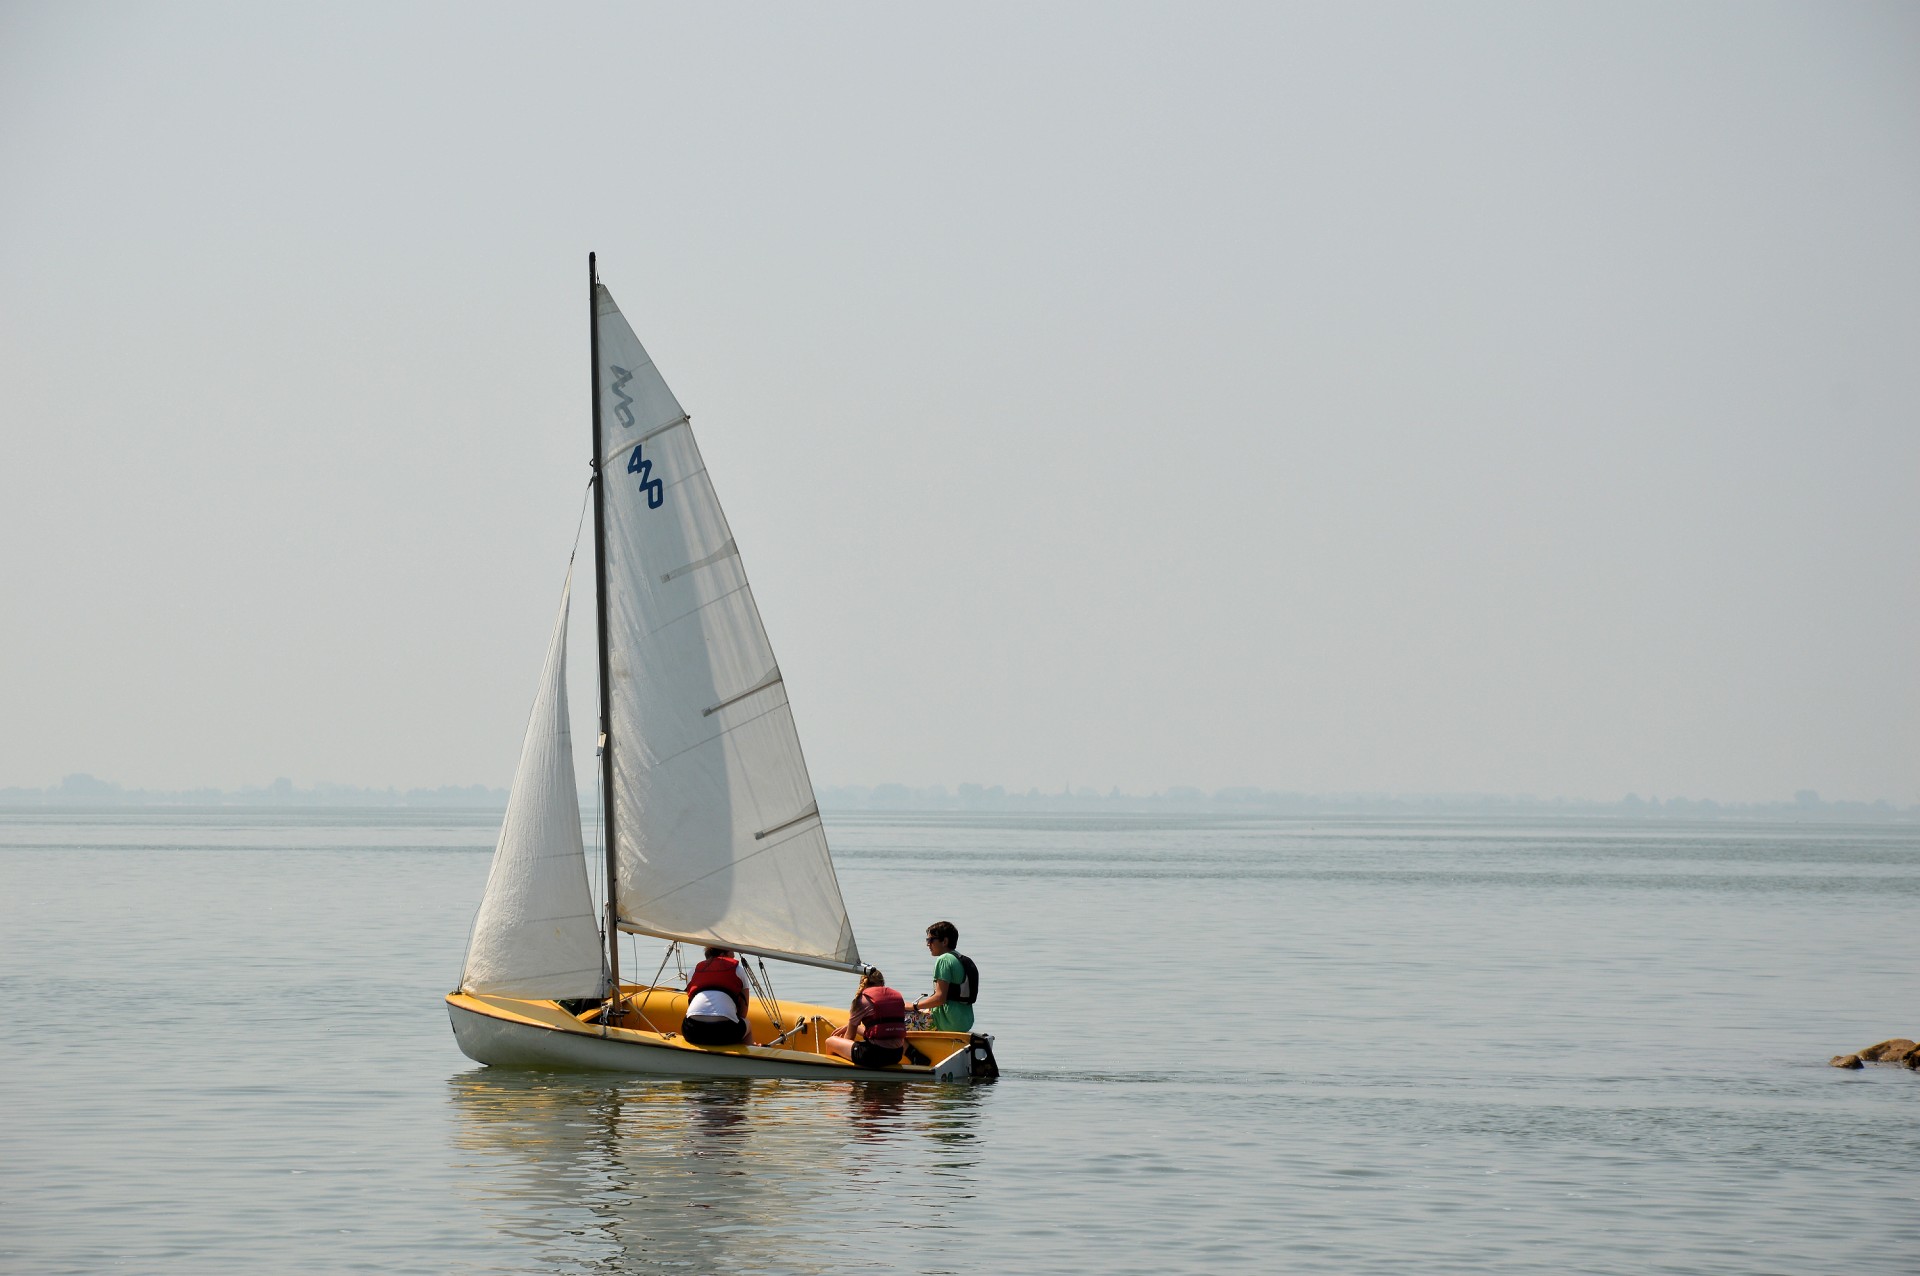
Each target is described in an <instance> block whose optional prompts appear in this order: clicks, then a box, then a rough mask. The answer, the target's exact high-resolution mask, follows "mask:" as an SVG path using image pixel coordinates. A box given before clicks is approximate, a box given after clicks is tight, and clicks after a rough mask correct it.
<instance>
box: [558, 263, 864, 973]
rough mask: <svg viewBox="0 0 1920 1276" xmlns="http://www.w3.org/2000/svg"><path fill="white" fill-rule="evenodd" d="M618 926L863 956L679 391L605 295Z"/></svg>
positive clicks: (823, 960) (829, 960)
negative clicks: (676, 393)
mask: <svg viewBox="0 0 1920 1276" xmlns="http://www.w3.org/2000/svg"><path fill="white" fill-rule="evenodd" d="M595 301H596V319H595V321H596V323H597V324H598V329H599V350H600V359H599V367H598V368H597V369H596V372H597V375H598V376H599V377H600V410H601V413H602V419H601V423H600V428H601V438H602V440H603V447H604V449H605V454H604V455H603V456H602V457H601V458H600V461H601V474H602V476H603V481H604V482H605V485H606V486H605V489H604V501H605V510H606V515H605V517H606V529H605V531H606V545H607V563H606V589H607V630H608V632H607V665H608V667H607V670H606V676H607V678H608V679H609V680H610V693H611V694H610V700H611V715H612V720H611V724H610V725H611V732H610V734H611V746H610V747H611V748H612V750H613V775H614V779H613V794H612V802H613V813H614V819H613V826H614V833H615V837H616V840H617V859H616V863H617V866H618V878H619V890H618V904H619V916H620V925H621V927H622V929H626V930H633V931H638V932H641V933H643V934H650V935H659V936H663V937H666V938H671V939H685V940H692V941H695V942H707V943H719V944H724V945H727V946H730V947H737V948H743V949H748V950H752V951H758V952H764V953H768V954H771V955H776V956H785V957H790V958H793V959H795V960H800V961H808V962H812V963H815V964H820V965H828V966H836V967H844V968H849V969H851V968H854V967H857V966H858V965H859V961H860V955H859V951H858V949H857V948H856V947H855V945H854V940H853V929H852V927H851V925H850V924H849V922H848V920H847V909H846V904H845V903H844V902H843V900H842V899H841V895H840V884H839V882H838V881H837V880H836V879H835V877H834V873H833V861H832V859H831V858H830V856H829V854H828V851H827V838H826V832H825V830H824V829H823V828H822V827H821V824H820V813H819V810H818V808H817V807H816V806H815V805H814V795H813V784H812V782H811V781H810V780H809V779H808V777H807V766H806V761H805V759H804V758H803V757H802V756H801V753H800V738H799V736H798V734H797V733H796V732H795V730H794V725H793V715H792V712H791V711H790V709H789V708H788V705H787V694H786V688H785V686H784V685H783V684H782V682H781V678H780V668H779V665H778V664H777V663H776V662H775V661H774V658H773V649H772V648H771V647H770V646H769V645H768V643H767V635H766V631H765V629H764V628H763V627H762V626H761V623H760V612H759V609H758V608H757V607H756V606H755V605H754V601H753V594H752V592H751V591H750V590H749V589H748V587H747V577H746V573H745V571H744V570H743V569H742V567H741V564H740V555H739V552H738V550H737V549H736V548H735V546H734V543H733V534H732V532H731V531H730V530H729V528H728V526H727V520H726V516H725V515H724V514H723V513H721V510H720V502H719V501H718V500H717V499H716V498H715V496H714V491H713V486H712V484H711V483H710V482H709V480H708V477H707V470H706V465H705V463H704V462H703V461H702V460H701V457H700V449H699V447H698V445H697V444H696V443H695V442H694V438H693V430H692V427H691V425H690V424H689V423H688V421H687V417H686V414H685V413H684V412H683V411H682V410H681V408H680V404H679V402H678V401H677V400H676V399H675V398H674V397H673V392H672V391H671V390H669V389H668V388H667V385H666V382H665V381H663V380H662V379H661V377H660V374H659V372H658V371H657V370H656V369H655V368H654V366H653V360H652V359H650V358H649V357H648V356H647V352H646V350H645V349H644V348H643V347H642V346H641V344H640V342H639V340H638V339H637V338H636V337H635V336H634V334H633V329H632V328H630V327H629V326H628V325H627V321H626V320H625V318H623V317H622V316H621V314H620V311H619V308H618V307H617V306H615V305H614V302H613V297H612V296H611V295H610V294H609V293H608V292H607V290H606V289H605V288H604V287H601V288H599V289H598V290H597V291H596V293H595Z"/></svg>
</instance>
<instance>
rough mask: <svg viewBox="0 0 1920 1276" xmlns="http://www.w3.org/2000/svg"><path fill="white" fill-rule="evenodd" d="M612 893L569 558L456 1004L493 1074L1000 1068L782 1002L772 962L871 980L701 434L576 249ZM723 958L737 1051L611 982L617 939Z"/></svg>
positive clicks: (820, 1074) (664, 999)
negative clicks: (582, 700)
mask: <svg viewBox="0 0 1920 1276" xmlns="http://www.w3.org/2000/svg"><path fill="white" fill-rule="evenodd" d="M587 279H588V292H589V306H590V310H589V313H590V316H591V333H592V335H591V338H590V345H591V348H592V360H593V462H592V466H593V480H592V485H593V539H594V550H595V554H594V571H595V579H596V583H597V585H598V589H597V591H596V593H597V597H598V608H597V614H596V621H597V631H598V665H599V701H600V703H599V710H600V733H599V764H600V789H601V802H602V805H601V825H602V829H603V832H604V839H605V874H604V876H605V893H604V900H603V901H602V902H601V903H600V904H599V905H598V906H596V903H595V900H594V896H593V889H592V887H591V885H590V884H589V882H588V873H587V856H586V850H585V845H584V842H583V839H582V835H581V818H580V803H579V796H578V790H577V789H576V788H575V779H574V767H573V745H572V738H571V731H570V727H569V719H568V714H567V696H566V655H567V619H568V608H569V604H570V598H571V593H572V570H571V565H569V569H568V574H567V585H566V587H565V588H563V589H562V591H561V602H560V614H559V617H558V619H557V620H556V621H555V623H554V628H553V636H552V639H551V641H550V642H549V643H548V647H547V655H546V662H545V666H544V668H543V670H542V673H541V677H540V686H539V691H538V694H537V695H536V697H535V699H534V706H533V712H532V714H531V715H530V717H529V720H528V724H527V734H526V739H525V742H524V744H523V745H522V748H521V755H520V764H519V768H518V770H517V771H516V772H515V775H514V781H513V787H512V789H511V790H510V792H509V796H508V801H507V813H506V817H505V819H504V820H503V821H502V823H501V827H500V839H499V841H498V843H497V844H496V846H495V848H494V856H493V865H492V869H491V871H490V872H489V874H488V878H487V886H486V891H485V894H484V896H483V898H482V900H481V904H480V908H479V911H478V913H477V914H476V916H475V919H474V927H473V933H472V936H471V938H470V939H469V942H468V947H467V955H466V962H465V965H464V968H463V969H462V972H461V976H460V985H459V987H458V988H457V989H455V990H454V991H453V992H451V993H449V994H448V995H447V1012H448V1014H449V1016H450V1017H451V1019H452V1021H453V1033H454V1038H455V1040H456V1041H457V1042H458V1043H459V1046H460V1049H461V1050H462V1051H463V1052H464V1053H465V1054H466V1055H467V1056H468V1057H469V1058H471V1059H473V1060H475V1061H476V1062H479V1063H483V1064H490V1065H494V1066H500V1067H535V1068H589V1069H601V1070H609V1071H616V1072H634V1073H655V1074H661V1075H668V1076H707V1077H786V1078H828V1079H846V1078H849V1077H863V1078H875V1077H897V1078H902V1079H924V1080H935V1081H971V1080H978V1079H986V1078H990V1077H994V1076H997V1075H998V1067H997V1065H996V1063H995V1060H994V1057H993V1039H992V1037H991V1036H988V1035H986V1034H975V1033H965V1032H940V1031H935V1030H931V1029H914V1030H911V1031H909V1033H908V1037H907V1044H908V1046H909V1049H908V1050H907V1051H906V1055H905V1057H904V1058H903V1060H902V1061H901V1062H900V1063H899V1064H896V1065H895V1066H893V1067H891V1068H886V1069H867V1068H856V1067H855V1066H854V1065H853V1064H851V1063H848V1062H846V1061H845V1060H842V1059H840V1058H837V1057H835V1056H834V1055H832V1054H829V1053H828V1052H827V1051H826V1049H825V1047H824V1043H825V1040H826V1038H827V1037H828V1036H830V1035H831V1034H832V1033H833V1031H834V1029H835V1028H837V1027H839V1026H842V1025H844V1024H845V1023H846V1020H847V1011H846V1010H845V1009H841V1008H834V1007H828V1006H818V1005H809V1004H802V1003H797V1002H791V1001H783V1000H780V999H779V998H778V997H776V996H774V995H773V994H772V992H771V988H770V980H768V979H767V978H766V971H765V962H766V960H768V959H772V960H775V961H786V962H795V963H800V964H804V965H808V966H816V967H824V968H826V969H829V970H836V971H844V972H847V973H849V974H856V975H857V974H860V973H862V972H864V971H865V970H866V969H867V967H866V966H865V965H864V964H863V963H862V962H861V960H860V952H859V948H858V947H857V945H856V944H855V942H854V937H853V925H852V922H851V920H850V919H849V918H848V915H847V907H846V903H845V901H844V899H843V898H842V896H841V893H840V884H839V881H838V879H837V878H836V877H835V875H834V871H833V859H832V856H831V854H830V853H829V850H828V847H827V835H826V829H825V827H824V826H823V825H822V823H821V818H820V809H819V806H818V805H817V804H816V802H815V799H814V793H813V784H812V781H811V780H810V779H809V778H808V775H807V766H806V760H805V758H804V757H803V756H802V755H801V752H800V738H799V735H798V734H797V732H796V731H795V728H794V722H793V713H792V710H791V708H790V706H789V705H788V703H787V696H786V690H785V686H784V684H783V681H782V678H781V674H780V666H779V665H778V664H777V663H776V662H775V660H774V657H773V649H772V647H771V646H769V645H768V642H767V635H766V630H765V628H764V627H763V626H762V624H761V621H760V612H759V608H758V607H757V606H756V605H755V603H754V600H753V593H752V591H751V590H750V589H749V588H748V585H747V577H746V573H745V571H744V569H743V568H742V567H741V563H740V551H739V549H738V547H737V546H736V545H735V544H734V539H733V534H732V532H731V531H730V530H729V528H728V525H727V520H726V516H725V514H723V513H722V512H721V509H720V502H719V499H718V498H717V497H716V496H715V494H714V488H713V483H712V480H711V478H710V477H709V476H708V473H707V468H706V465H705V463H704V462H703V461H702V460H701V456H700V449H699V446H698V445H697V444H696V443H695V441H694V436H693V425H692V422H691V421H690V420H689V419H688V416H687V413H686V412H685V411H684V410H683V409H682V408H681V406H680V403H679V400H677V399H676V398H675V397H674V395H673V392H672V391H671V390H669V389H668V388H667V383H666V381H665V380H664V379H663V378H662V377H661V375H660V372H659V370H658V369H657V368H656V367H655V366H654V363H653V360H652V359H651V358H650V357H649V356H648V354H647V352H646V349H645V348H644V347H643V346H642V345H641V344H640V341H639V339H638V338H637V337H636V336H635V335H634V333H633V329H632V328H631V327H630V326H628V324H627V321H626V319H625V318H624V317H623V316H622V315H621V313H620V308H619V307H618V306H617V305H615V304H614V300H613V296H612V294H611V293H609V292H608V291H607V289H606V287H605V286H604V285H602V284H601V282H600V279H599V274H598V269H597V263H596V261H595V258H594V256H593V255H592V254H589V255H588V257H587ZM623 933H625V934H634V935H646V936H652V937H653V938H655V939H657V940H664V941H667V943H668V945H669V947H668V949H667V953H668V954H669V955H673V954H675V953H676V952H677V951H678V950H677V948H676V947H674V946H678V945H689V946H697V947H706V946H713V947H720V948H728V949H731V950H733V951H734V952H735V953H738V954H740V955H741V956H742V957H743V958H746V957H753V958H758V959H760V961H759V965H760V974H759V975H758V976H756V975H755V974H754V972H753V970H752V965H751V963H750V962H748V961H746V960H743V961H742V962H741V967H742V970H743V972H744V973H745V974H746V975H747V977H748V981H749V983H750V986H751V990H752V995H751V996H750V997H749V1003H750V1004H749V1007H748V1010H747V1015H746V1019H747V1026H748V1040H747V1041H746V1042H745V1043H743V1044H739V1045H732V1046H701V1045H694V1044H691V1043H689V1042H688V1041H686V1040H685V1038H684V1037H683V1036H682V1035H681V1032H680V1028H681V1019H682V1016H683V1015H684V1013H685V1011H686V1004H687V996H686V992H685V990H684V988H682V987H680V986H678V985H675V984H673V983H671V982H667V983H661V982H659V981H660V977H661V974H663V973H664V972H665V969H666V962H667V958H665V957H663V958H662V961H661V968H660V971H659V972H656V973H655V975H654V977H653V982H649V983H644V984H643V983H629V982H626V981H625V980H623V979H622V977H621V971H620V936H621V935H622V934H623Z"/></svg>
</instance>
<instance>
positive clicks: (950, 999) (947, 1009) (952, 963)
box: [913, 922, 980, 1032]
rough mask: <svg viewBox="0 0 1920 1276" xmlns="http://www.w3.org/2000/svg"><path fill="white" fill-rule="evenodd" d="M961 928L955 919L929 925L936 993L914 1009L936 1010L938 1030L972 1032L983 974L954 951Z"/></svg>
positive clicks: (934, 1025)
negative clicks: (975, 1000) (981, 975)
mask: <svg viewBox="0 0 1920 1276" xmlns="http://www.w3.org/2000/svg"><path fill="white" fill-rule="evenodd" d="M959 942H960V928H959V927H958V926H955V925H954V924H953V923H952V922H935V923H934V924H933V925H931V926H929V927H927V947H928V948H929V949H930V950H932V952H933V994H932V995H931V996H927V997H922V998H920V1000H918V1001H916V1002H914V1003H913V1008H914V1009H915V1010H931V1011H933V1027H934V1029H935V1031H938V1032H972V1031H973V1003H974V999H975V998H977V997H978V996H979V995H980V974H979V971H978V970H977V969H976V968H975V967H974V964H973V962H972V961H971V960H970V959H969V958H966V957H962V956H961V955H960V954H959V953H957V952H955V951H953V949H954V945H955V944H958V943H959Z"/></svg>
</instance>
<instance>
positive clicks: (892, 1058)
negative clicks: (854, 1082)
mask: <svg viewBox="0 0 1920 1276" xmlns="http://www.w3.org/2000/svg"><path fill="white" fill-rule="evenodd" d="M825 1045H826V1049H827V1053H828V1054H831V1055H838V1056H839V1057H840V1058H842V1059H845V1060H847V1061H848V1062H849V1063H852V1064H853V1065H854V1066H856V1067H860V1068H891V1067H892V1066H893V1065H894V1064H896V1063H898V1062H900V1057H901V1056H902V1055H904V1054H905V1053H906V1052H907V999H906V998H905V997H902V996H901V995H900V994H899V993H897V992H895V991H894V990H893V989H891V988H889V987H887V977H886V976H885V975H883V974H881V973H880V972H879V971H878V970H876V969H874V968H873V967H871V966H869V967H867V973H866V974H865V975H864V976H862V977H861V980H860V992H859V994H858V995H856V996H855V997H854V999H853V1005H852V1006H851V1007H850V1008H849V1009H848V1011H847V1026H846V1027H844V1028H841V1029H838V1030H837V1031H836V1032H835V1033H834V1034H833V1035H832V1036H831V1037H828V1038H827V1040H826V1042H825Z"/></svg>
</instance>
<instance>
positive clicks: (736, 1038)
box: [680, 948, 747, 1046]
mask: <svg viewBox="0 0 1920 1276" xmlns="http://www.w3.org/2000/svg"><path fill="white" fill-rule="evenodd" d="M680 1035H681V1036H682V1037H685V1038H686V1040H687V1044H689V1045H695V1046H737V1045H739V1044H740V1043H741V1042H743V1041H745V1040H746V1039H747V985H746V981H745V980H743V979H741V978H740V959H739V958H738V957H736V956H734V952H733V949H731V948H709V949H707V957H706V960H705V961H703V962H701V963H700V964H699V965H697V966H695V967H694V968H693V973H692V974H691V975H689V976H687V1014H686V1017H685V1018H684V1019H682V1020H681V1021H680Z"/></svg>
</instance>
